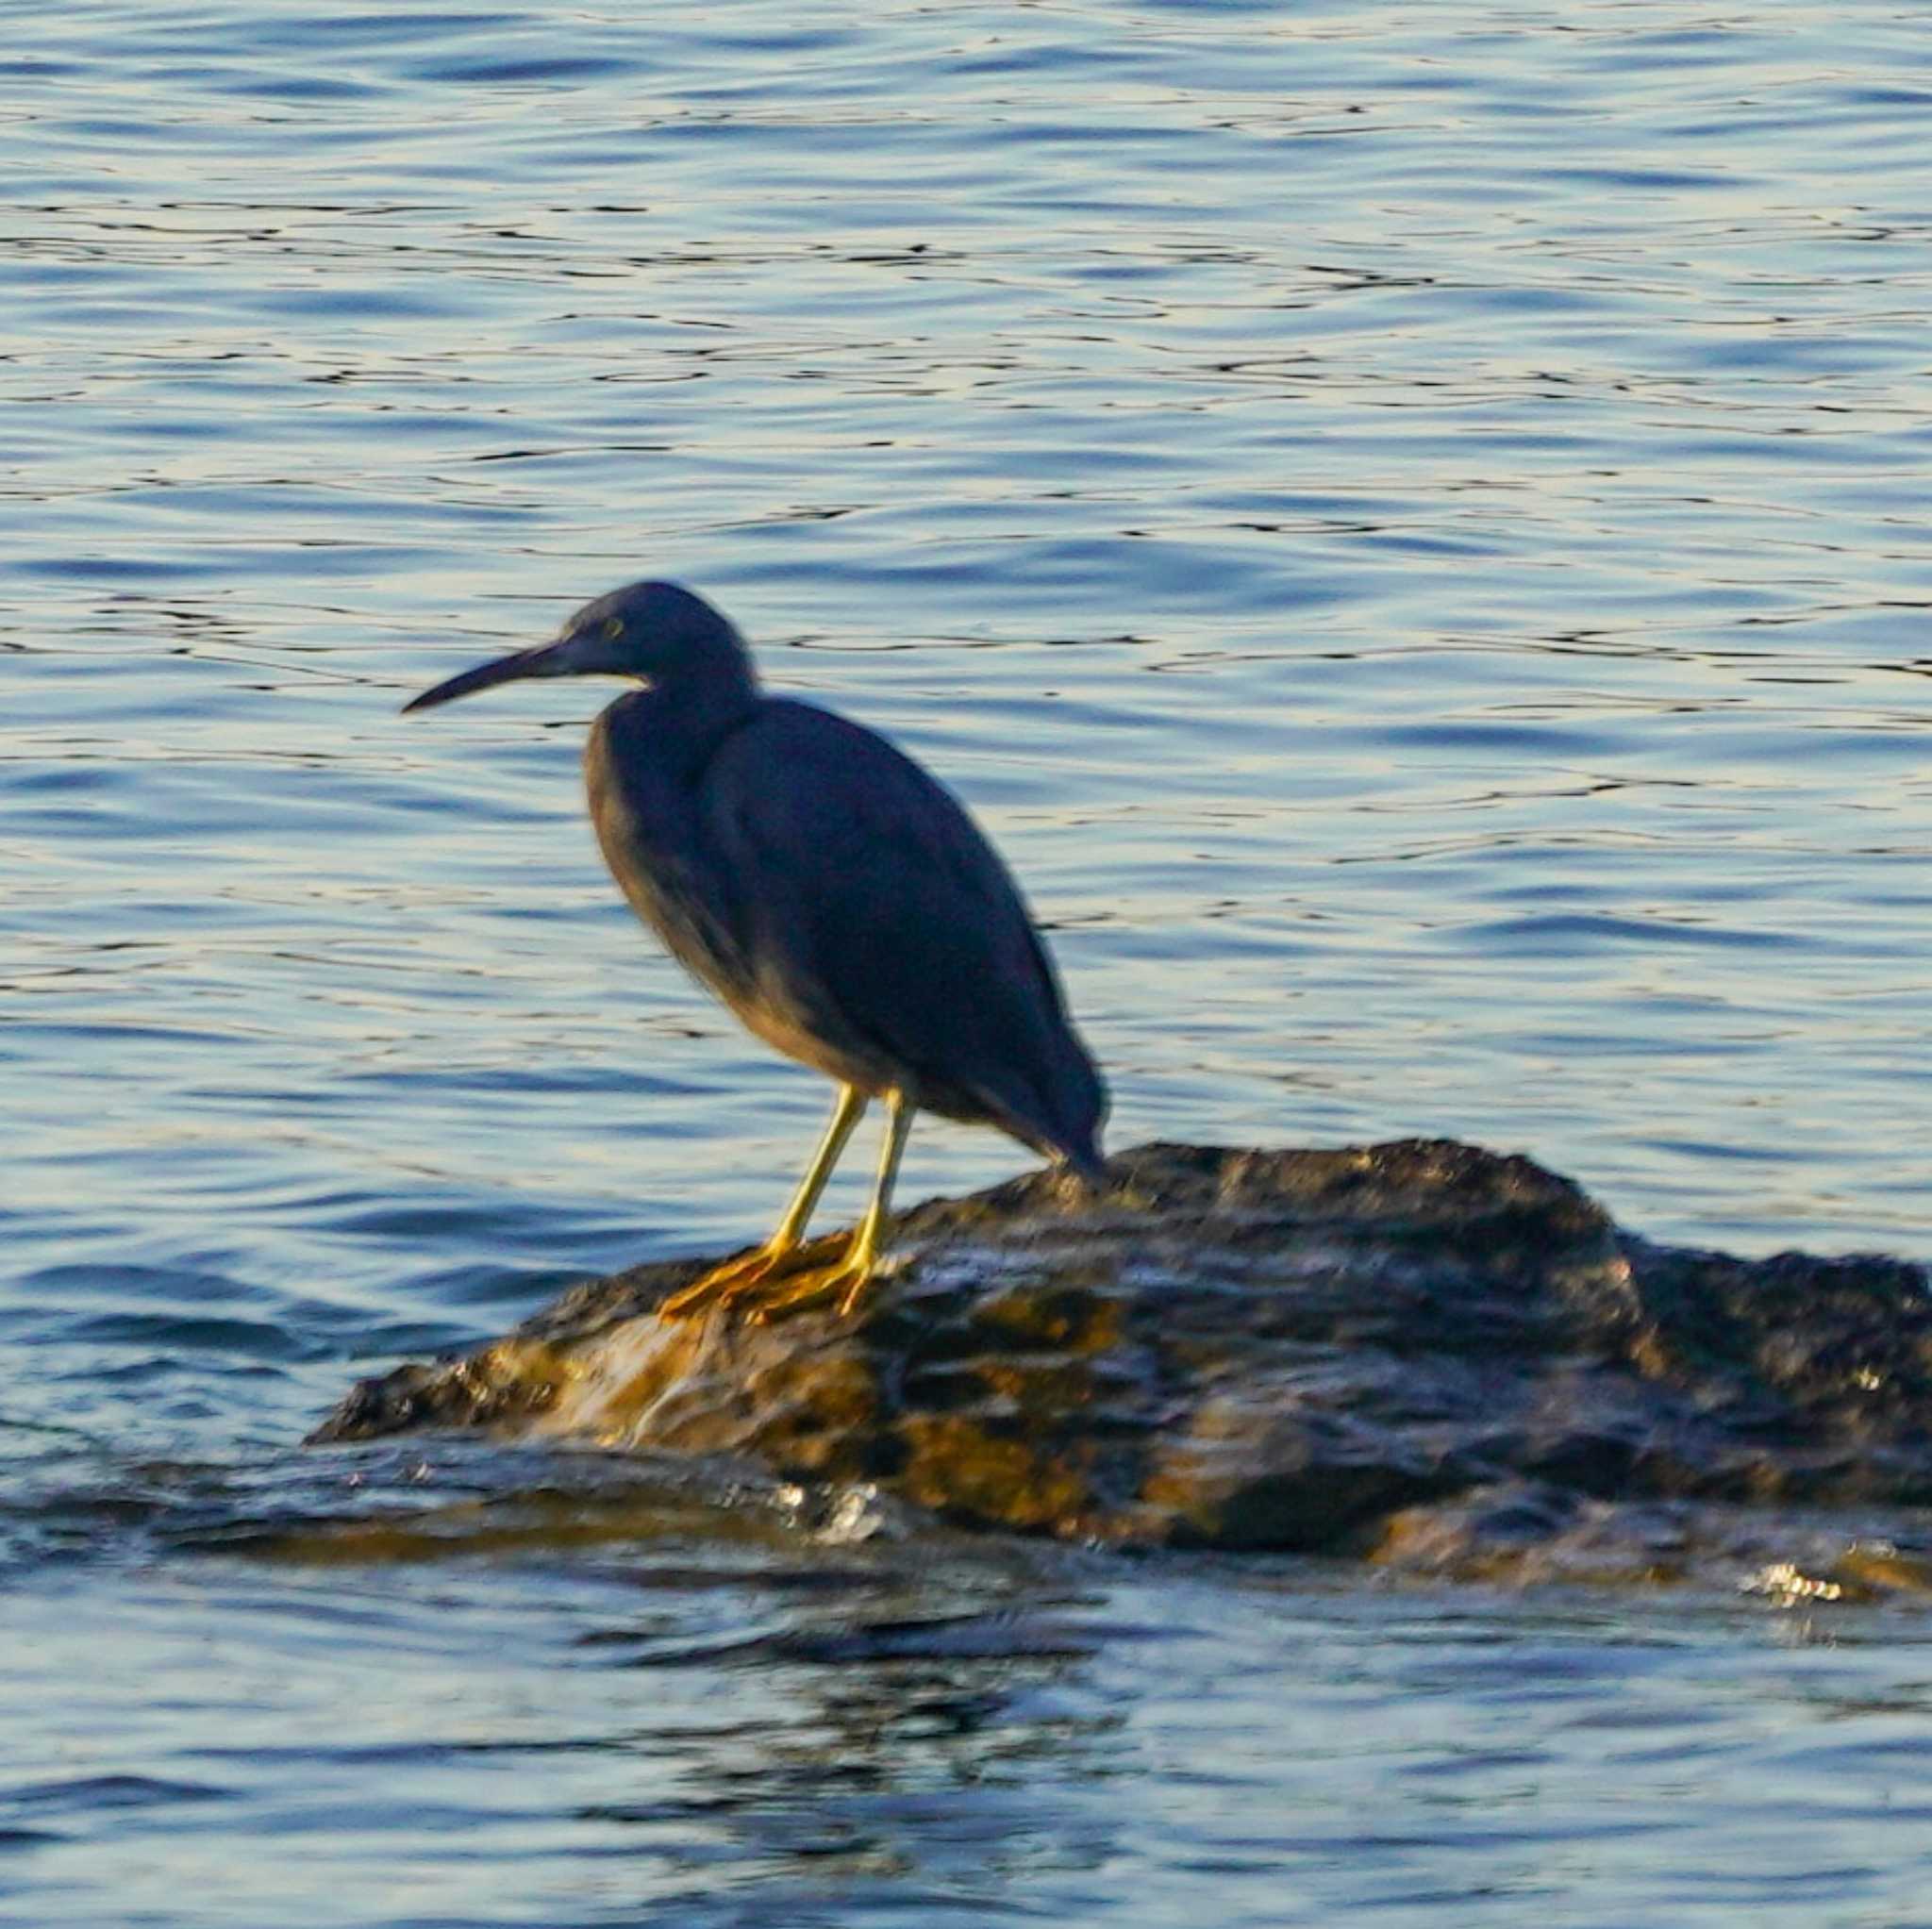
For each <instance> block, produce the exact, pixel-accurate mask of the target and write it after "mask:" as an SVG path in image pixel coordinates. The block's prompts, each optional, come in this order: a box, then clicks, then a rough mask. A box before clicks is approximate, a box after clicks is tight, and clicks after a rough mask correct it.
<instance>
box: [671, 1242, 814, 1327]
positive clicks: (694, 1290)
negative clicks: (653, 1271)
mask: <svg viewBox="0 0 1932 1929" xmlns="http://www.w3.org/2000/svg"><path fill="white" fill-rule="evenodd" d="M804 1264H806V1260H805V1257H804V1255H803V1254H802V1253H801V1252H800V1250H799V1248H798V1247H797V1246H795V1245H785V1246H760V1247H759V1248H758V1251H757V1252H756V1253H747V1254H746V1255H745V1256H744V1257H743V1258H741V1259H727V1260H726V1261H725V1262H724V1265H722V1266H714V1267H712V1268H711V1270H710V1271H709V1272H707V1273H706V1274H705V1275H704V1276H703V1277H702V1278H699V1279H694V1280H692V1281H691V1284H690V1285H689V1286H687V1287H684V1288H682V1289H680V1290H678V1291H676V1292H675V1293H673V1294H672V1295H671V1297H670V1298H669V1299H668V1300H665V1301H663V1302H661V1303H660V1304H659V1305H658V1318H659V1319H660V1320H683V1319H687V1318H689V1317H690V1316H691V1314H693V1313H704V1312H708V1311H709V1310H710V1309H711V1307H713V1306H734V1305H738V1303H739V1302H740V1301H741V1300H747V1299H756V1298H758V1297H760V1294H759V1289H760V1288H761V1287H763V1286H765V1285H766V1284H767V1282H769V1281H776V1280H780V1279H783V1278H785V1277H786V1276H787V1275H788V1274H790V1273H792V1272H796V1271H797V1270H798V1268H799V1267H801V1266H802V1265H804Z"/></svg>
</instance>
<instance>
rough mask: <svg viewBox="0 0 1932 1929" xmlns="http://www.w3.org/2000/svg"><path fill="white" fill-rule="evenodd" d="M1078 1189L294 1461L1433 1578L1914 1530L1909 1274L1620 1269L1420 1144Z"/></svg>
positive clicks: (615, 1285)
mask: <svg viewBox="0 0 1932 1929" xmlns="http://www.w3.org/2000/svg"><path fill="white" fill-rule="evenodd" d="M1108 1172H1109V1184H1108V1187H1107V1189H1105V1191H1104V1193H1103V1194H1101V1195H1099V1196H1089V1195H1087V1194H1086V1193H1085V1192H1084V1191H1083V1190H1082V1189H1081V1188H1080V1187H1079V1186H1078V1185H1077V1183H1076V1182H1074V1181H1070V1180H1065V1179H1061V1178H1058V1177H1057V1176H1056V1175H1054V1174H1052V1173H1047V1172H1040V1173H1035V1174H1032V1175H1030V1176H1028V1177H1025V1178H1022V1179H1017V1180H1014V1181H1012V1182H1010V1183H1008V1184H1007V1185H1003V1186H998V1187H995V1188H993V1189H991V1190H989V1191H986V1192H982V1193H977V1194H975V1195H974V1196H972V1197H970V1198H965V1199H958V1200H936V1201H932V1202H929V1203H927V1204H926V1205H924V1206H919V1207H917V1208H916V1209H914V1210H912V1211H910V1212H908V1213H907V1214H905V1215H904V1216H903V1217H902V1219H901V1220H900V1222H899V1225H898V1230H897V1232H896V1234H895V1244H894V1252H895V1255H896V1258H895V1267H896V1271H895V1273H894V1276H892V1277H891V1278H890V1279H889V1280H887V1281H886V1282H884V1283H883V1284H882V1285H881V1286H880V1288H879V1289H878V1290H877V1291H876V1292H875V1293H874V1296H873V1298H872V1300H871V1302H870V1303H869V1304H868V1305H866V1306H865V1307H864V1308H863V1309H862V1310H861V1312H860V1313H859V1314H858V1317H857V1318H856V1319H854V1320H852V1321H849V1322H841V1321H839V1320H838V1319H837V1318H835V1317H834V1316H833V1315H832V1314H831V1313H830V1312H828V1311H825V1310H821V1309H816V1308H811V1309H807V1310H805V1311H802V1312H799V1313H796V1314H794V1315H793V1316H791V1317H790V1318H788V1319H785V1320H782V1321H780V1322H775V1323H774V1324H772V1325H769V1326H758V1325H752V1324H748V1323H745V1322H741V1321H737V1320H732V1319H728V1318H725V1317H723V1316H717V1315H713V1316H711V1317H709V1318H708V1319H705V1320H701V1321H691V1322H666V1321H660V1320H659V1319H658V1317H657V1314H656V1311H655V1308H656V1306H657V1305H658V1303H659V1302H660V1301H661V1300H662V1299H664V1298H665V1297H666V1295H668V1294H669V1293H671V1292H673V1291H675V1290H676V1289H678V1288H679V1287H681V1286H683V1285H684V1284H686V1283H687V1282H688V1281H690V1280H691V1279H692V1278H694V1277H696V1276H697V1275H698V1274H699V1273H700V1272H703V1271H704V1270H705V1269H706V1268H707V1267H708V1266H709V1265H711V1264H712V1263H714V1261H712V1260H710V1259H691V1260H679V1261H671V1262H667V1263H663V1264H658V1265H651V1266H641V1267H637V1268H635V1269H633V1270H632V1271H630V1272H623V1273H619V1274H617V1275H615V1276H613V1277H611V1278H609V1279H602V1280H593V1281H591V1282H588V1283H587V1284H585V1285H582V1286H579V1287H576V1288H575V1289H573V1290H571V1291H570V1292H568V1293H566V1294H565V1295H564V1296H563V1298H562V1299H560V1300H559V1301H558V1303H557V1304H556V1305H554V1306H552V1307H550V1308H548V1309H547V1310H546V1311H544V1312H541V1313H540V1314H538V1315H537V1316H536V1317H535V1318H533V1319H531V1320H529V1321H527V1322H525V1324H524V1325H523V1326H521V1327H519V1328H518V1329H517V1330H516V1331H515V1332H514V1333H512V1334H510V1335H509V1336H508V1337H507V1338H506V1339H501V1340H498V1341H497V1342H495V1343H494V1344H493V1345H491V1346H489V1347H486V1348H484V1349H483V1350H482V1351H480V1352H479V1353H476V1354H474V1355H470V1356H468V1357H465V1358H460V1359H450V1360H444V1361H441V1362H438V1363H436V1364H433V1365H426V1366H425V1365H416V1366H406V1367H402V1368H399V1369H397V1371H395V1372H391V1373H390V1374H388V1375H386V1376H385V1377H383V1378H381V1379H375V1380H370V1381H366V1382H364V1383H363V1384H362V1385H361V1386H359V1387H358V1388H357V1389H355V1390H354V1391H353V1392H352V1393H351V1394H350V1395H349V1396H348V1398H347V1399H346V1400H344V1401H343V1403H342V1404H341V1406H340V1407H339V1408H338V1409H337V1411H336V1412H335V1413H334V1414H333V1415H332V1416H331V1417H330V1418H329V1419H328V1420H327V1421H326V1422H324V1424H323V1425H322V1426H321V1427H320V1428H319V1429H318V1431H317V1432H316V1434H315V1435H314V1436H313V1438H314V1440H315V1441H317V1442H343V1441H353V1440H364V1439H370V1438H376V1437H379V1436H386V1435H392V1434H398V1433H405V1432H408V1431H411V1430H415V1429H420V1428H425V1427H459V1426H460V1427H478V1426H480V1427H488V1428H490V1429H491V1430H492V1431H494V1432H495V1433H496V1434H498V1435H511V1436H515V1437H519V1438H531V1437H539V1438H541V1437H549V1438H558V1439H568V1440H574V1441H578V1442H583V1441H593V1442H596V1443H599V1444H601V1445H603V1446H606V1447H609V1448H617V1449H626V1448H632V1449H651V1450H674V1451H679V1452H684V1453H690V1454H698V1455H727V1456H738V1457H741V1458H746V1459H750V1460H752V1461H755V1462H757V1463H758V1464H759V1465H761V1466H762V1467H763V1468H764V1469H765V1470H767V1471H768V1472H772V1473H775V1474H777V1475H779V1476H781V1477H783V1478H786V1479H791V1480H799V1481H805V1482H815V1483H824V1484H826V1485H827V1486H836V1485H838V1484H841V1483H860V1482H864V1483H875V1484H876V1485H877V1486H878V1487H879V1488H882V1489H884V1490H886V1491H887V1492H889V1493H891V1494H893V1495H896V1496H897V1497H898V1498H899V1499H900V1500H902V1501H909V1502H912V1503H916V1504H917V1505H919V1506H922V1507H924V1508H927V1509H930V1510H931V1511H932V1512H934V1513H936V1514H939V1515H941V1516H942V1517H945V1518H947V1519H949V1520H952V1521H956V1522H966V1523H972V1524H976V1525H982V1526H991V1527H1003V1528H1008V1529H1018V1530H1021V1531H1024V1532H1028V1533H1040V1534H1049V1535H1056V1536H1059V1537H1063V1538H1077V1539H1082V1540H1090V1541H1099V1542H1106V1543H1118V1544H1130V1545H1163V1544H1165V1545H1184V1546H1196V1547H1214V1548H1275V1549H1304V1550H1324V1551H1347V1552H1354V1553H1359V1554H1361V1555H1366V1556H1368V1557H1371V1558H1374V1559H1375V1560H1377V1561H1380V1562H1383V1563H1384V1564H1391V1565H1395V1566H1398V1567H1406V1568H1409V1569H1414V1570H1419V1571H1432V1572H1433V1571H1460V1572H1474V1573H1491V1572H1518V1573H1521V1572H1525V1571H1530V1570H1532V1569H1536V1570H1538V1571H1549V1572H1552V1573H1557V1572H1560V1573H1565V1574H1574V1573H1575V1572H1576V1571H1581V1570H1591V1568H1592V1565H1594V1567H1595V1568H1597V1569H1601V1570H1602V1571H1605V1572H1607V1573H1609V1574H1612V1575H1615V1576H1618V1577H1626V1578H1629V1577H1643V1578H1668V1577H1672V1576H1674V1575H1677V1574H1681V1573H1682V1572H1683V1571H1685V1570H1686V1568H1687V1567H1688V1566H1689V1565H1690V1564H1691V1561H1692V1560H1693V1559H1694V1558H1695V1551H1696V1550H1698V1549H1700V1548H1706V1547H1709V1546H1712V1545H1718V1544H1726V1545H1730V1544H1735V1545H1739V1546H1741V1545H1742V1542H1741V1541H1740V1539H1739V1537H1738V1535H1737V1533H1736V1531H1735V1529H1727V1530H1724V1531H1718V1530H1717V1529H1714V1528H1713V1526H1712V1523H1713V1522H1732V1521H1734V1520H1735V1518H1736V1517H1737V1516H1738V1512H1739V1509H1740V1507H1747V1508H1762V1507H1763V1506H1765V1505H1769V1504H1774V1503H1782V1504H1787V1505H1804V1506H1805V1507H1807V1508H1808V1509H1814V1510H1815V1509H1818V1508H1821V1507H1859V1508H1866V1509H1869V1508H1872V1507H1874V1506H1876V1507H1883V1506H1888V1505H1890V1506H1904V1505H1920V1504H1921V1503H1923V1501H1924V1499H1925V1498H1927V1497H1928V1495H1932V1298H1928V1295H1927V1293H1926V1283H1927V1282H1926V1276H1925V1273H1924V1270H1923V1269H1922V1268H1920V1267H1917V1266H1913V1265H1909V1264H1907V1263H1905V1262H1902V1261H1898V1260H1891V1259H1885V1258H1844V1259H1824V1258H1812V1257H1807V1256H1803V1255H1798V1254H1785V1255H1780V1256H1777V1257H1775V1258H1772V1259H1766V1260H1760V1261H1751V1260H1743V1259H1737V1258H1733V1257H1729V1256H1725V1255H1723V1254H1713V1253H1698V1252H1690V1251H1683V1250H1677V1249H1672V1248H1666V1247H1660V1246H1656V1245H1652V1244H1650V1243H1649V1242H1647V1241H1645V1240H1642V1239H1636V1238H1633V1237H1631V1236H1629V1235H1626V1234H1624V1233H1622V1232H1620V1231H1619V1229H1618V1228H1617V1227H1616V1226H1615V1225H1614V1224H1613V1223H1612V1222H1611V1221H1610V1220H1609V1219H1608V1217H1607V1215H1606V1214H1605V1213H1604V1212H1603V1211H1602V1210H1601V1208H1599V1207H1598V1206H1595V1205H1594V1204H1593V1203H1592V1202H1591V1200H1590V1199H1589V1198H1588V1197H1587V1196H1586V1195H1585V1194H1584V1193H1583V1192H1582V1191H1580V1190H1579V1189H1577V1188H1576V1187H1575V1186H1574V1185H1572V1184H1571V1183H1569V1182H1568V1181H1567V1180H1564V1179H1562V1178H1559V1177H1557V1176H1556V1175H1555V1174H1553V1173H1551V1172H1546V1171H1544V1170H1543V1169H1542V1168H1541V1167H1540V1166H1537V1165H1535V1164H1533V1163H1532V1162H1531V1161H1529V1160H1528V1159H1525V1158H1514V1157H1502V1156H1496V1155H1494V1154H1491V1153H1487V1152H1483V1151H1480V1150H1478V1149H1476V1148H1474V1147H1471V1146H1466V1145H1460V1144H1457V1143H1455V1142H1453V1141H1446V1140H1404V1141H1401V1142H1399V1143H1395V1144H1389V1145H1378V1146H1372V1147H1366V1148H1350V1149H1347V1150H1342V1151H1336V1152H1248V1151H1234V1150H1224V1149H1218V1148H1213V1147H1203V1146H1187V1145H1148V1146H1143V1147H1141V1148H1140V1149H1138V1150H1137V1151H1134V1152H1130V1153H1125V1154H1123V1155H1121V1156H1118V1157H1116V1158H1115V1159H1114V1160H1113V1161H1112V1162H1111V1164H1110V1165H1109V1168H1108ZM840 1237H842V1236H835V1237H834V1238H833V1239H830V1240H827V1241H824V1242H823V1243H824V1247H825V1251H826V1254H827V1256H830V1255H831V1254H832V1253H833V1252H835V1251H836V1250H837V1246H838V1243H839V1239H840ZM1727 1537H1728V1538H1727ZM1746 1538H1749V1537H1746ZM1759 1539H1761V1536H1759V1537H1758V1538H1757V1539H1753V1540H1752V1541H1751V1554H1750V1558H1751V1559H1752V1560H1755V1561H1757V1564H1758V1566H1759V1567H1774V1566H1775V1565H1776V1563H1775V1562H1771V1561H1767V1560H1760V1559H1759V1558H1758V1556H1759V1555H1761V1554H1762V1553H1763V1549H1762V1548H1761V1547H1760V1546H1759V1545H1758V1540H1759ZM1873 1544H1874V1545H1883V1546H1885V1547H1886V1548H1887V1549H1888V1551H1889V1553H1890V1543H1889V1542H1884V1541H1874V1543H1873ZM1538 1551H1540V1554H1539V1552H1538ZM1880 1565H1883V1563H1881V1564H1880ZM1866 1566H1867V1568H1870V1567H1871V1566H1872V1562H1871V1560H1870V1559H1869V1558H1868V1559H1867V1562H1866ZM1754 1571H1755V1570H1754ZM1860 1571H1861V1572H1863V1571H1865V1570H1863V1569H1861V1570H1860ZM1885 1571H1887V1572H1888V1573H1891V1572H1893V1571H1898V1572H1915V1571H1917V1570H1916V1568H1915V1567H1913V1565H1912V1563H1911V1562H1910V1561H1909V1559H1907V1558H1905V1557H1898V1558H1897V1559H1896V1560H1894V1562H1893V1565H1892V1566H1890V1567H1887V1568H1886V1569H1885ZM1821 1585H1823V1584H1821Z"/></svg>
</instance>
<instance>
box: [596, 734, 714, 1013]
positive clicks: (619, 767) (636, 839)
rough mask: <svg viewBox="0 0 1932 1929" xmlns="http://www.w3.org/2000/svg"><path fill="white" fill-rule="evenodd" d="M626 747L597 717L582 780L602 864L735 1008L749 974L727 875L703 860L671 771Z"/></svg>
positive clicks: (686, 799) (671, 947)
mask: <svg viewBox="0 0 1932 1929" xmlns="http://www.w3.org/2000/svg"><path fill="white" fill-rule="evenodd" d="M621 752H622V746H621V745H617V744H614V743H613V740H612V733H611V731H610V730H609V728H608V725H607V723H606V721H605V719H604V718H602V717H600V718H598V720H597V722H596V723H594V724H593V725H592V726H591V734H590V737H589V738H588V740H586V742H585V745H584V779H585V787H586V789H587V790H588V791H589V793H590V804H591V826H592V828H593V829H594V830H595V831H596V833H597V843H598V846H599V848H600V849H601V850H602V851H603V853H604V861H605V863H606V864H607V865H608V866H609V868H610V874H611V876H612V877H613V878H615V879H616V881H617V885H618V888H619V889H620V890H622V891H623V892H624V895H625V899H626V900H627V901H628V902H629V905H630V907H631V909H632V910H634V911H635V912H636V913H637V914H638V916H639V917H640V918H641V919H642V920H643V922H644V923H646V924H648V925H649V926H650V927H651V929H652V930H653V931H655V932H656V933H657V934H658V939H659V940H661V941H662V943H663V945H664V948H665V949H666V950H667V951H668V952H670V954H671V955H672V956H673V957H675V959H676V960H677V961H678V963H679V964H681V965H683V966H684V968H685V969H686V970H687V971H689V972H690V973H692V975H693V976H695V977H697V978H699V979H701V980H702V981H703V982H704V983H705V984H706V985H708V986H709V987H710V989H712V990H713V991H715V992H716V993H717V994H718V995H719V996H720V997H721V998H723V999H724V1000H725V1002H726V1003H727V1004H734V1005H735V1004H736V1003H737V1002H738V1001H739V999H740V998H741V997H742V996H743V995H744V990H745V982H744V981H745V973H744V971H743V968H742V964H741V959H740V956H739V947H738V945H737V944H736V942H735V940H734V938H733V933H732V919H731V906H730V904H729V901H728V895H727V891H726V888H725V880H724V879H722V878H720V877H718V876H717V875H716V873H715V872H714V871H713V869H712V868H711V866H710V865H709V864H708V862H707V860H706V856H705V852H704V849H703V846H702V844H701V841H700V840H699V837H698V834H697V825H696V817H695V811H694V809H693V807H692V801H691V797H690V795H689V794H688V791H687V790H686V789H685V787H682V786H680V785H679V783H678V782H677V781H676V777H675V773H674V772H672V771H669V770H665V769H663V768H661V767H659V766H658V765H657V764H656V762H655V760H653V759H650V758H649V757H624V756H623V755H622V754H621Z"/></svg>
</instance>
